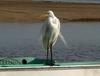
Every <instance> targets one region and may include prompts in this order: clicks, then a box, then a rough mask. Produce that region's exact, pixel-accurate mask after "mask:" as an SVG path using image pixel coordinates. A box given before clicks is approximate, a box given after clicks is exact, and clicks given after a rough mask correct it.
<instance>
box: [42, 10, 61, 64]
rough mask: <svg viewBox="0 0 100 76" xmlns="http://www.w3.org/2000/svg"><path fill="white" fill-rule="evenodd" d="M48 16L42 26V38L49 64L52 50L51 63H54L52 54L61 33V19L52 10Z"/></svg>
mask: <svg viewBox="0 0 100 76" xmlns="http://www.w3.org/2000/svg"><path fill="white" fill-rule="evenodd" d="M46 16H47V18H46V20H45V22H44V25H43V27H42V35H41V38H42V44H43V47H44V49H45V50H46V52H47V55H46V60H47V64H49V63H48V54H49V52H50V55H51V59H50V61H51V63H50V65H54V62H53V56H52V47H53V45H54V44H55V43H56V41H57V39H58V36H59V35H60V21H59V19H58V18H57V17H56V16H55V15H54V13H53V11H51V10H50V11H48V12H47V15H46Z"/></svg>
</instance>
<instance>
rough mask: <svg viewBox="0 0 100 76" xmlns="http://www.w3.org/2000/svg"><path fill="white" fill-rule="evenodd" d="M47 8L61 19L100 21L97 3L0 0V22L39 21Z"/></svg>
mask: <svg viewBox="0 0 100 76" xmlns="http://www.w3.org/2000/svg"><path fill="white" fill-rule="evenodd" d="M47 10H53V11H54V12H55V14H56V16H57V17H58V18H60V20H61V21H63V22H66V21H100V5H99V4H89V3H87V4H81V3H53V2H31V1H0V22H40V21H42V20H44V18H39V16H40V15H41V14H43V13H44V12H46V11H47Z"/></svg>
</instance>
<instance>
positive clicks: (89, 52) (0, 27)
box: [0, 22, 100, 61]
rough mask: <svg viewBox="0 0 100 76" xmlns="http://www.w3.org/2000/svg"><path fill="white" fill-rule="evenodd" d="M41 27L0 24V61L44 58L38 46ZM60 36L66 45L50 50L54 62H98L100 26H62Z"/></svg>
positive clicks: (80, 24) (39, 44)
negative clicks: (12, 58) (18, 58)
mask: <svg viewBox="0 0 100 76" xmlns="http://www.w3.org/2000/svg"><path fill="white" fill-rule="evenodd" d="M41 25H42V24H41V23H35V24H24V23H0V57H19V56H20V57H22V56H25V57H26V56H30V57H36V58H45V51H43V49H42V47H41V43H40V38H39V37H40V28H41ZM61 32H62V34H63V36H64V37H65V39H66V41H67V42H68V47H67V48H66V47H65V46H64V44H63V42H62V41H61V40H60V39H58V42H57V43H56V45H55V46H54V47H53V56H54V59H56V60H58V61H80V60H82V61H87V60H89V61H90V60H100V23H99V22H93V23H91V22H90V23H89V22H88V23H86V22H75V23H74V22H73V23H62V25H61Z"/></svg>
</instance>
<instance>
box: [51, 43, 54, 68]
mask: <svg viewBox="0 0 100 76" xmlns="http://www.w3.org/2000/svg"><path fill="white" fill-rule="evenodd" d="M50 53H51V63H50V65H51V66H52V65H54V62H53V54H52V44H51V45H50Z"/></svg>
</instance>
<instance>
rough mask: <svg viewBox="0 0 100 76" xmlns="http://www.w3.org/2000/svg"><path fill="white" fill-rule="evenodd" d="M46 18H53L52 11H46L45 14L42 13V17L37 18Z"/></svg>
mask: <svg viewBox="0 0 100 76" xmlns="http://www.w3.org/2000/svg"><path fill="white" fill-rule="evenodd" d="M48 16H51V17H54V13H53V11H51V10H49V11H47V12H45V13H42V15H40V17H39V18H45V17H48Z"/></svg>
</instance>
